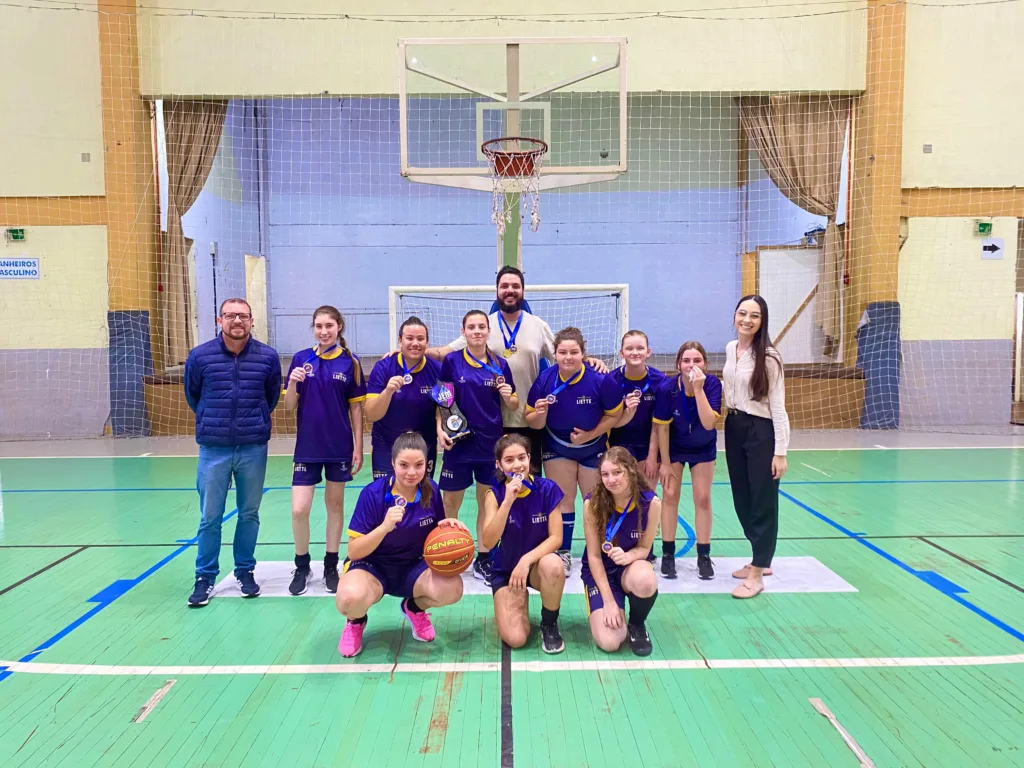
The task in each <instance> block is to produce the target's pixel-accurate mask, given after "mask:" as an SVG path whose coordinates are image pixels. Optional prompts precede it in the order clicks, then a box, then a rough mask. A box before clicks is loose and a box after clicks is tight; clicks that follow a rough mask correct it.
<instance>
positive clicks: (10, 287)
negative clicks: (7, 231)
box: [0, 226, 108, 349]
mask: <svg viewBox="0 0 1024 768" xmlns="http://www.w3.org/2000/svg"><path fill="white" fill-rule="evenodd" d="M20 257H26V258H38V259H39V267H40V277H39V279H38V280H7V279H0V308H2V309H0V349H96V348H101V347H106V346H107V306H108V302H107V228H106V227H103V226H85V227H26V228H25V241H24V242H15V243H12V242H7V241H6V240H3V241H0V259H17V258H20Z"/></svg>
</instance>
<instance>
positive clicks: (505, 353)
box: [501, 349, 512, 358]
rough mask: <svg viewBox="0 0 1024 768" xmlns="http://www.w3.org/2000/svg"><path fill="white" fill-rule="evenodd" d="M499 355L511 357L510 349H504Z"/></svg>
mask: <svg viewBox="0 0 1024 768" xmlns="http://www.w3.org/2000/svg"><path fill="white" fill-rule="evenodd" d="M501 354H502V355H504V356H505V357H506V358H509V357H512V350H511V349H506V350H505V351H504V352H502V353H501Z"/></svg>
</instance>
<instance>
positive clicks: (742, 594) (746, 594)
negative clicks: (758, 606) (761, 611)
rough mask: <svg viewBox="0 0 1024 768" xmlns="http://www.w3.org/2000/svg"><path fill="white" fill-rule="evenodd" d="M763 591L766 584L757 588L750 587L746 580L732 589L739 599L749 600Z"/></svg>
mask: <svg viewBox="0 0 1024 768" xmlns="http://www.w3.org/2000/svg"><path fill="white" fill-rule="evenodd" d="M762 592H764V584H762V585H761V586H760V587H758V588H757V589H753V588H751V587H748V586H747V583H746V582H743V583H742V584H740V585H739V586H738V587H736V589H734V590H733V591H732V596H733V597H735V598H736V599H737V600H749V599H750V598H752V597H757V596H758V595H760V594H761V593H762Z"/></svg>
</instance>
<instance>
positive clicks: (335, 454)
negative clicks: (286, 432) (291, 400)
mask: <svg viewBox="0 0 1024 768" xmlns="http://www.w3.org/2000/svg"><path fill="white" fill-rule="evenodd" d="M306 365H309V366H311V367H312V369H313V372H312V373H311V374H310V373H308V372H307V374H306V379H305V381H300V382H299V383H298V384H296V387H295V391H296V392H298V395H299V408H298V430H297V433H296V436H295V458H294V460H295V461H297V462H300V461H303V462H306V461H308V462H329V461H351V460H352V453H353V446H352V422H351V421H350V420H349V415H348V408H349V405H350V404H352V403H361V402H363V401H364V400H365V399H366V381H365V380H364V379H363V370H362V368H361V366H360V365H359V358H358V357H356V356H355V355H353V354H352V353H351V352H349V351H348V350H347V349H344V348H342V347H336V348H335V349H333V350H330V351H328V352H327V353H325V354H324V355H322V356H321V355H320V354H318V353H317V351H315V349H314V348H312V347H311V348H310V349H304V350H302V351H300V352H296V353H295V356H294V357H292V362H291V364H290V365H289V366H288V375H287V376H286V377H285V380H286V381H287V380H288V377H289V376H291V373H292V371H293V370H295V369H296V368H302V367H303V366H306Z"/></svg>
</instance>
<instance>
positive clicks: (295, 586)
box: [288, 568, 309, 597]
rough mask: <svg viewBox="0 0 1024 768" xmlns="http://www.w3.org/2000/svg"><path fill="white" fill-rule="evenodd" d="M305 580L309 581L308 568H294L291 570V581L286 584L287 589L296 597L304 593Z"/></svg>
mask: <svg viewBox="0 0 1024 768" xmlns="http://www.w3.org/2000/svg"><path fill="white" fill-rule="evenodd" d="M307 581H309V569H308V568H296V569H295V570H294V571H292V583H291V584H289V585H288V591H289V592H291V593H292V594H293V595H295V596H296V597H298V596H299V595H304V594H306V582H307Z"/></svg>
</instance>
